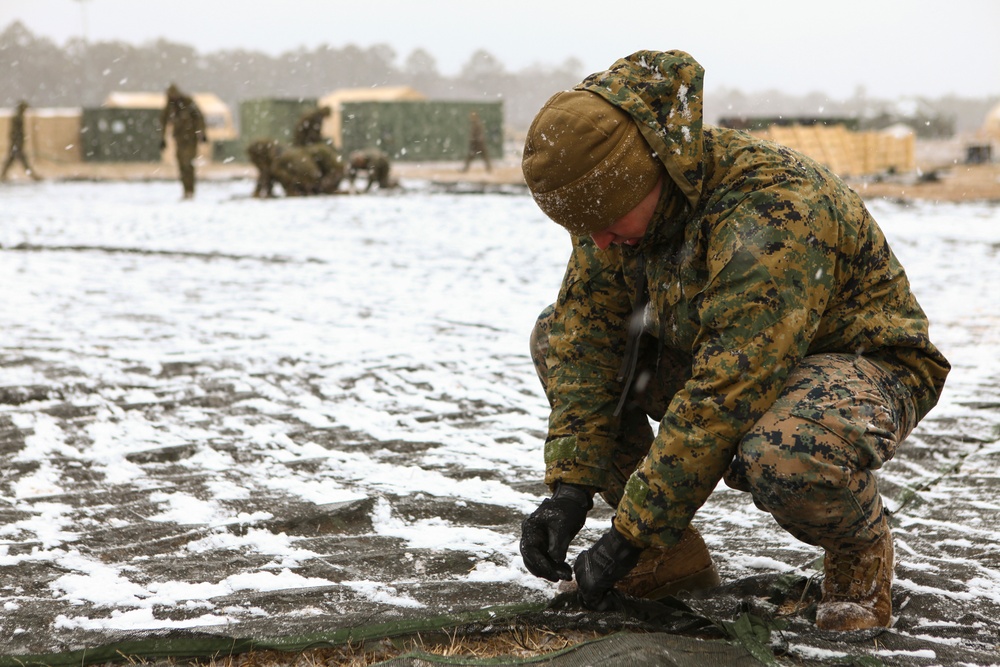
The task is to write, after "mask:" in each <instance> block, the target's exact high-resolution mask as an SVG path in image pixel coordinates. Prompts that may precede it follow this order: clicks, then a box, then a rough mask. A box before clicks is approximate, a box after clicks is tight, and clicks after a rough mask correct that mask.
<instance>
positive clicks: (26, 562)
mask: <svg viewBox="0 0 1000 667" xmlns="http://www.w3.org/2000/svg"><path fill="white" fill-rule="evenodd" d="M407 185H409V186H410V188H409V189H408V191H406V192H398V193H393V194H390V193H384V194H381V195H358V196H338V197H325V198H308V199H275V200H266V201H261V200H255V199H251V198H248V197H247V196H246V195H247V193H248V192H249V190H250V189H251V186H250V184H249V183H248V182H245V181H231V182H209V183H205V184H203V185H200V186H199V192H198V196H197V198H196V199H195V200H194V201H181V200H179V197H178V193H179V186H178V185H177V184H176V183H173V182H164V183H160V182H153V183H83V182H77V183H55V182H44V183H40V184H37V185H35V184H31V185H23V186H12V187H8V188H5V189H4V190H3V191H2V193H0V195H2V197H3V204H2V208H0V248H2V254H0V257H2V262H0V280H2V284H3V285H5V286H6V289H4V297H3V299H4V301H3V307H2V308H0V399H2V400H0V456H2V457H3V459H2V460H3V461H4V468H3V470H0V571H2V572H3V573H4V576H3V577H2V578H0V602H2V604H3V606H4V609H5V610H7V614H6V616H5V617H3V618H0V637H2V638H0V646H2V643H3V642H4V641H6V642H8V643H9V647H10V648H9V650H10V651H11V652H14V653H31V652H46V651H53V650H57V648H56V647H59V646H62V645H64V644H62V643H61V642H64V641H67V638H72V641H73V642H77V643H79V642H83V643H86V642H102V641H106V640H107V637H109V636H112V635H113V633H114V632H115V631H120V630H127V631H138V630H152V629H171V628H174V629H176V628H215V629H218V628H220V627H227V628H230V631H232V632H234V633H235V634H237V635H238V634H239V633H240V630H239V628H241V627H246V628H252V627H257V626H255V625H254V623H256V622H258V621H259V619H261V618H262V617H268V618H270V619H272V621H271V622H276V623H280V622H284V623H285V624H286V625H285V626H284V627H285V631H287V629H288V628H289V627H305V626H302V625H301V624H303V623H306V622H307V621H306V620H304V619H307V618H309V617H312V616H316V617H319V618H326V619H331V618H333V619H338V620H337V621H336V622H342V623H344V624H347V625H349V624H350V623H352V622H360V621H359V620H358V619H362V618H367V617H368V616H366V615H367V614H370V612H371V608H372V607H373V606H374V608H377V609H380V610H383V611H385V612H386V613H397V612H398V613H400V614H406V613H410V614H412V613H420V612H421V611H422V610H423V611H427V610H431V611H433V610H440V609H442V608H447V609H449V610H455V609H461V608H479V607H485V606H489V605H493V604H505V603H514V602H520V601H539V600H544V599H547V598H548V597H550V596H551V595H552V594H553V588H552V587H551V586H550V585H549V584H548V583H547V582H542V581H539V580H537V579H535V578H533V577H531V576H529V575H528V574H527V572H526V571H525V570H524V568H523V566H522V564H521V562H520V558H519V556H518V553H517V540H518V534H517V526H518V523H519V521H520V518H521V517H522V516H523V515H524V514H525V513H526V512H529V511H530V510H531V509H533V507H534V506H535V505H536V504H537V502H538V500H539V499H540V498H541V494H542V493H544V488H543V487H542V485H541V483H540V478H541V472H542V457H541V439H542V437H543V435H544V429H545V419H546V409H545V407H546V406H545V401H544V397H543V395H542V393H541V390H540V387H539V386H538V381H537V378H536V377H535V375H534V371H533V369H532V367H531V363H530V360H529V358H528V355H527V338H528V333H529V331H530V329H531V327H532V325H533V323H534V319H535V316H536V315H537V314H538V312H539V311H540V310H541V309H542V308H543V307H544V306H545V305H547V304H548V303H549V302H550V301H551V300H552V299H553V298H554V297H555V294H556V290H557V289H558V284H559V280H560V278H561V275H562V270H563V267H564V264H565V260H566V254H567V251H568V248H569V242H568V239H567V238H566V236H565V233H564V232H563V231H562V230H561V229H559V228H558V227H557V226H555V225H553V224H551V223H549V222H548V221H547V220H546V219H545V218H544V217H543V216H542V214H541V213H540V212H539V211H538V210H537V208H536V207H535V206H534V204H533V202H532V201H531V199H530V197H527V196H525V195H511V194H484V195H468V194H466V195H462V194H442V193H439V192H433V191H431V189H430V188H427V187H422V186H421V184H419V183H414V184H407ZM872 210H873V212H874V214H875V216H876V218H877V219H878V220H879V222H880V224H881V226H882V227H883V229H884V230H885V231H886V234H887V235H888V236H889V238H890V242H891V243H892V245H893V248H894V250H895V252H896V254H897V256H898V257H899V258H900V260H901V261H902V263H903V264H904V266H905V267H906V268H907V272H908V274H909V276H910V279H911V282H912V284H913V287H914V290H915V292H916V294H917V296H918V299H919V300H920V302H921V304H922V305H923V307H924V309H925V310H926V311H927V313H928V315H929V316H930V318H931V322H932V326H931V333H932V337H933V338H934V340H935V342H937V343H938V345H939V347H941V349H942V350H943V351H944V352H945V354H946V356H948V358H949V359H950V360H951V362H952V363H953V365H954V371H953V374H952V377H951V378H950V380H949V384H948V386H947V389H946V392H945V395H944V397H943V398H942V401H941V403H940V405H939V406H938V407H937V408H936V409H935V411H934V412H933V413H932V415H931V417H930V418H929V419H928V420H926V421H925V422H924V423H923V424H922V425H921V426H920V427H919V428H918V429H917V431H916V432H915V433H914V434H913V435H912V436H911V438H910V439H909V440H908V441H907V443H906V445H905V446H904V448H903V449H902V450H901V452H900V455H899V456H898V457H897V459H896V460H894V461H892V462H891V463H890V464H889V465H888V466H886V468H885V470H884V474H883V477H884V482H885V489H886V495H887V501H888V504H889V505H890V507H892V508H893V509H894V510H896V512H897V524H898V526H897V531H898V532H897V536H898V537H897V552H898V558H899V560H900V567H899V569H898V570H897V576H898V579H897V586H896V591H897V597H898V598H899V599H898V601H897V606H901V608H902V612H901V618H906V615H907V614H910V612H907V611H906V610H907V605H908V604H909V605H912V606H911V607H910V608H911V609H913V610H914V611H913V612H912V614H910V615H911V616H912V618H910V625H908V626H906V627H905V628H903V626H904V625H905V623H902V622H901V623H900V627H901V628H903V629H902V630H901V632H902V631H903V630H905V631H906V632H909V633H910V634H911V635H913V636H916V635H917V634H919V632H923V634H927V631H925V630H926V628H928V627H932V628H937V629H938V630H939V631H940V632H939V634H940V635H941V636H942V637H944V636H945V635H948V636H949V637H950V636H951V635H949V632H946V631H944V630H941V628H942V627H944V626H942V622H943V621H942V620H941V619H940V618H937V617H935V614H934V613H933V609H932V607H933V604H932V603H931V602H927V603H926V604H924V605H923V606H922V602H921V601H924V600H936V599H939V598H942V597H944V598H947V599H948V600H951V601H954V602H955V604H956V605H959V606H960V607H961V608H963V609H966V610H971V611H970V612H969V613H970V614H972V615H971V616H969V617H968V618H966V621H965V626H968V625H970V624H975V623H977V622H981V623H984V624H985V625H986V627H987V628H989V629H988V631H987V636H989V634H990V633H993V635H992V636H993V641H994V642H995V641H996V638H997V637H998V636H1000V632H998V631H997V625H996V621H995V620H992V621H991V620H990V619H991V618H992V619H995V618H996V613H997V612H998V611H1000V547H998V542H1000V540H998V536H1000V523H998V521H997V518H996V516H997V513H996V510H997V509H998V508H1000V502H998V501H997V500H996V493H995V492H996V491H997V489H998V486H1000V484H998V479H1000V478H998V475H997V464H998V461H1000V444H998V439H1000V398H998V394H1000V326H998V324H1000V321H998V319H1000V316H998V314H997V313H998V307H1000V287H998V286H1000V261H998V254H1000V209H998V208H997V207H991V206H987V205H977V204H962V205H932V204H923V205H903V204H898V203H888V202H875V203H873V204H872ZM956 473H959V474H956ZM942 508H943V509H942ZM948 508H951V511H948ZM939 510H940V511H939ZM608 516H609V514H608V513H607V512H606V511H605V512H604V513H600V512H599V513H597V515H595V516H594V517H593V518H592V520H591V521H590V523H589V524H588V531H587V536H593V535H596V534H598V531H599V530H600V529H601V528H603V527H605V526H606V525H607V520H608ZM699 516H700V521H701V522H702V523H701V525H702V526H703V532H704V533H705V536H706V541H707V542H708V543H709V545H710V547H711V548H712V550H713V553H714V554H715V555H716V558H717V561H718V562H719V566H720V569H721V570H722V573H723V577H724V578H730V579H736V578H740V577H743V576H746V575H748V574H752V573H768V572H770V573H775V572H782V571H794V572H800V573H808V572H809V571H810V570H809V565H810V563H811V562H812V561H813V560H814V559H815V557H816V555H817V554H816V553H815V551H814V550H812V549H810V548H808V547H806V546H805V545H802V544H800V543H797V542H796V541H795V540H794V539H792V538H791V537H790V536H788V535H786V534H785V533H783V532H782V531H780V529H778V528H776V527H775V526H774V524H773V522H771V521H770V519H769V517H767V516H766V515H764V514H763V513H761V512H759V511H757V510H756V509H755V508H754V507H753V505H752V503H750V502H749V501H748V499H747V498H746V497H745V496H743V495H741V494H738V493H736V492H733V491H730V490H728V489H725V488H724V487H720V489H719V492H718V493H717V494H716V496H713V499H712V500H710V501H709V503H708V504H707V505H706V506H705V508H704V509H703V511H702V513H701V514H700V515H699ZM762 544H763V545H765V547H761V545H762ZM578 546H579V545H578ZM578 546H577V547H574V549H576V548H578ZM8 575H9V576H8ZM442 600H445V601H446V603H442ZM910 600H914V602H910ZM928 605H929V606H928ZM362 607H363V608H364V609H363V613H362V611H361V608H362ZM928 609H930V611H928ZM977 614H978V616H977ZM925 616H927V618H925ZM928 618H930V620H928ZM275 619H277V620H275ZM282 619H284V620H282ZM976 619H980V620H976ZM983 619H985V620H983ZM951 620H952V621H954V620H955V618H952V619H951ZM991 622H992V623H993V625H990V623H991ZM329 623H330V621H329V620H328V621H327V625H329ZM296 624H299V625H296ZM37 627H46V628H48V631H47V632H46V633H37V632H27V630H28V628H37ZM233 628H236V629H235V630H233ZM921 628H923V629H924V630H920V629H921ZM67 633H68V634H67ZM932 634H933V633H932ZM952 634H954V633H952ZM959 634H961V633H959ZM29 635H30V636H29ZM803 650H805V649H803ZM815 650H825V649H820V648H816V649H815ZM918 653H919V652H918ZM914 664H925V663H921V662H916V663H914Z"/></svg>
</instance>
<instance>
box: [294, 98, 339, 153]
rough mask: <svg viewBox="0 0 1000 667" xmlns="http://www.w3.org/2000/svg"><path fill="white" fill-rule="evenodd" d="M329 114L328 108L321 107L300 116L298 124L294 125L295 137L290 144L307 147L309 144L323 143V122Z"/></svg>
mask: <svg viewBox="0 0 1000 667" xmlns="http://www.w3.org/2000/svg"><path fill="white" fill-rule="evenodd" d="M330 113H331V112H330V107H328V106H323V107H320V108H318V109H314V110H313V111H309V112H307V113H304V114H302V117H301V118H299V122H298V123H296V124H295V136H294V137H293V138H292V144H293V145H295V146H308V145H309V144H321V143H323V120H324V119H326V118H329V117H330Z"/></svg>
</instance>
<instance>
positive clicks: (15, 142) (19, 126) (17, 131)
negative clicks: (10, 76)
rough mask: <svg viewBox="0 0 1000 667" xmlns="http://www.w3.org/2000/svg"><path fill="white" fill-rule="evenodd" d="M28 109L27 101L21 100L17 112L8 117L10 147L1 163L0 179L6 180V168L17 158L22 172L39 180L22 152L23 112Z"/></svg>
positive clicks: (26, 156)
mask: <svg viewBox="0 0 1000 667" xmlns="http://www.w3.org/2000/svg"><path fill="white" fill-rule="evenodd" d="M27 110H28V103H27V102H25V101H24V100H21V101H20V102H18V103H17V112H16V113H15V114H14V117H13V118H11V119H10V148H9V149H8V153H7V161H6V162H4V165H3V173H2V174H0V181H6V180H7V170H8V169H10V166H11V165H12V164H14V160H19V161H20V162H21V166H22V167H24V172H25V173H26V174H28V176H31V178H32V179H34V180H36V181H37V180H40V177H39V175H38V174H36V173H35V170H34V169H32V168H31V165H30V164H28V155H27V154H26V153H25V152H24V112H25V111H27Z"/></svg>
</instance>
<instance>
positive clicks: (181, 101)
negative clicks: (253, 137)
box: [160, 84, 208, 199]
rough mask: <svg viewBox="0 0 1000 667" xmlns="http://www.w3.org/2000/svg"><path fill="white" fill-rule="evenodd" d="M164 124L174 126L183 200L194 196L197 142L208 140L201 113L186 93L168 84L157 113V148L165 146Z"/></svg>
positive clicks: (165, 133) (203, 117)
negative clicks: (158, 133)
mask: <svg viewBox="0 0 1000 667" xmlns="http://www.w3.org/2000/svg"><path fill="white" fill-rule="evenodd" d="M167 125H172V126H173V128H174V142H175V143H176V145H177V167H178V169H179V170H180V174H181V184H182V185H183V186H184V199H191V198H192V197H194V180H195V179H194V159H195V158H196V157H197V156H198V142H199V141H202V142H206V141H208V135H207V134H206V133H205V116H204V115H202V113H201V109H199V108H198V105H197V104H195V103H194V100H192V99H191V98H190V97H189V96H187V95H185V94H184V93H182V92H181V91H180V90H178V88H177V86H175V85H174V84H170V87H169V88H167V104H166V106H165V107H163V112H162V113H161V114H160V150H161V151H162V150H164V149H165V148H166V147H167V141H166V136H167Z"/></svg>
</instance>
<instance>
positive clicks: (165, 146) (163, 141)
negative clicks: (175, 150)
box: [160, 139, 167, 151]
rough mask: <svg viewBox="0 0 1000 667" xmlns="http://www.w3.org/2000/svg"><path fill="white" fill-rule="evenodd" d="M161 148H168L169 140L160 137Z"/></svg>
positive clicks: (162, 149) (163, 149)
mask: <svg viewBox="0 0 1000 667" xmlns="http://www.w3.org/2000/svg"><path fill="white" fill-rule="evenodd" d="M160 150H161V151H165V150H167V142H166V141H165V140H164V139H160Z"/></svg>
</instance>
